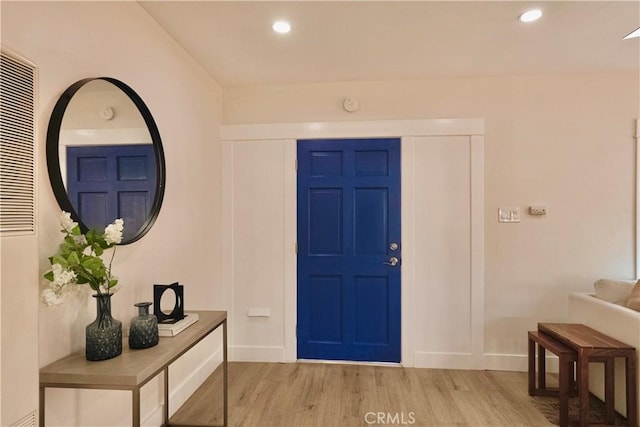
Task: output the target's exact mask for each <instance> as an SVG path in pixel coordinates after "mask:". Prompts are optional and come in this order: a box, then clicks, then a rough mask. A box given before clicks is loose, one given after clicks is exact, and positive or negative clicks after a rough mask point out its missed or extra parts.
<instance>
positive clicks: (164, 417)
mask: <svg viewBox="0 0 640 427" xmlns="http://www.w3.org/2000/svg"><path fill="white" fill-rule="evenodd" d="M162 421H163V424H162V425H165V424H169V367H168V366H166V367H165V368H164V408H163V411H162Z"/></svg>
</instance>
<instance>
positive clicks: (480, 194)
mask: <svg viewBox="0 0 640 427" xmlns="http://www.w3.org/2000/svg"><path fill="white" fill-rule="evenodd" d="M469 156H470V159H469V162H470V169H471V170H470V180H471V182H470V183H469V187H470V189H471V194H470V198H471V203H470V207H471V212H470V215H469V216H470V220H471V224H470V230H471V254H470V260H471V277H470V278H469V279H470V282H471V325H470V330H471V354H472V355H473V359H474V360H473V366H474V367H475V368H476V369H482V368H483V363H482V355H483V353H484V136H471V138H470V140H469Z"/></svg>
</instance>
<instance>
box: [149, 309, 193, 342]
mask: <svg viewBox="0 0 640 427" xmlns="http://www.w3.org/2000/svg"><path fill="white" fill-rule="evenodd" d="M197 321H198V313H185V314H184V318H183V319H182V320H178V321H177V322H175V323H158V335H159V336H161V337H173V336H176V335H178V334H179V333H180V332H182V331H184V330H185V329H187V328H188V327H189V326H191V325H193V324H194V323H195V322H197Z"/></svg>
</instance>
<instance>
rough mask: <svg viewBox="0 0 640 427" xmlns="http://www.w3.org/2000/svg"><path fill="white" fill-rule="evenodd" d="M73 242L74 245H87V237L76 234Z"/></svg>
mask: <svg viewBox="0 0 640 427" xmlns="http://www.w3.org/2000/svg"><path fill="white" fill-rule="evenodd" d="M73 241H74V242H76V245H80V246H84V245H86V244H87V237H86V236H85V235H84V234H78V235H77V236H73Z"/></svg>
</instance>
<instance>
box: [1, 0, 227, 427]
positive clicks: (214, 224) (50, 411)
mask: <svg viewBox="0 0 640 427" xmlns="http://www.w3.org/2000/svg"><path fill="white" fill-rule="evenodd" d="M1 7H2V46H3V47H6V48H9V49H11V50H13V51H16V52H17V53H19V54H22V55H23V56H25V57H26V58H28V59H30V60H31V61H32V62H34V63H35V64H36V65H37V66H38V67H39V76H40V77H39V86H40V97H39V105H40V109H39V112H38V119H39V129H38V133H39V137H38V149H37V155H38V165H37V172H38V183H37V189H38V194H39V196H38V222H37V226H38V232H37V238H28V237H26V238H18V239H16V240H9V239H3V241H2V243H3V250H2V266H3V270H2V296H3V299H2V304H3V309H2V316H3V318H2V322H3V323H2V326H3V328H4V329H3V331H2V332H3V333H2V350H3V352H4V353H5V354H3V357H2V361H3V365H2V373H1V374H2V381H3V383H4V384H3V385H4V386H3V390H4V391H5V393H4V394H3V396H2V406H3V407H2V417H3V418H2V420H1V422H0V424H2V425H9V424H11V423H12V422H14V421H16V419H17V418H18V417H19V416H21V415H23V412H25V409H26V408H24V406H25V405H26V406H27V407H29V408H32V409H35V407H36V406H37V398H38V396H37V383H36V384H35V385H34V379H35V380H37V371H35V372H34V369H33V366H31V365H30V361H29V360H30V359H29V354H27V353H25V352H23V353H17V354H18V356H20V355H21V354H22V355H24V356H25V358H24V362H22V363H20V362H19V361H16V362H15V364H12V365H11V366H9V360H8V356H7V355H8V354H11V353H13V351H12V349H11V348H10V347H9V346H10V345H12V344H13V343H14V342H16V341H18V340H24V339H28V341H29V343H28V347H29V348H30V350H31V352H32V353H31V354H38V362H37V363H38V364H39V365H40V366H43V365H45V364H48V363H50V362H52V361H53V360H56V359H58V358H60V357H62V356H64V355H66V354H68V353H70V352H72V351H75V350H79V349H81V348H82V347H83V346H84V327H85V325H86V324H88V323H90V322H91V321H92V320H93V318H94V317H95V308H94V307H95V305H94V304H93V301H92V298H91V297H90V296H88V295H89V294H88V293H86V294H83V295H80V296H78V297H76V298H75V299H72V300H69V301H67V302H66V303H65V304H64V305H63V306H61V307H59V308H57V309H55V310H50V309H46V308H44V307H43V306H41V305H40V304H39V301H38V292H39V290H38V286H39V280H40V276H41V274H42V273H44V271H45V270H46V269H47V268H48V265H47V264H48V263H47V257H48V256H50V255H51V254H52V253H53V252H54V251H55V250H56V248H57V246H58V244H59V243H60V237H61V235H60V233H59V232H58V230H59V225H58V224H57V217H58V211H59V208H58V206H57V203H56V201H55V198H54V196H53V193H52V191H51V188H50V186H49V182H48V175H47V171H46V164H45V136H46V126H47V125H48V121H49V116H50V114H51V111H52V109H53V106H54V105H55V102H56V101H57V99H58V97H59V96H60V95H61V94H62V92H63V91H64V90H65V89H66V88H67V87H68V86H69V85H71V84H72V83H74V82H75V81H77V80H80V79H82V78H86V77H100V76H108V77H114V78H116V79H119V80H121V81H123V82H125V83H126V84H128V85H129V86H131V87H132V88H133V89H134V90H135V91H136V92H137V93H138V95H140V97H141V98H142V99H143V100H144V101H145V103H146V104H147V106H148V108H149V110H150V111H151V113H152V114H153V116H154V118H155V120H156V123H157V125H158V128H159V131H160V135H161V137H162V142H163V145H164V151H165V156H166V163H167V174H166V175H167V182H166V193H165V199H164V203H163V206H162V210H161V212H160V215H159V217H158V220H157V222H156V223H155V225H154V227H153V228H152V229H151V231H150V232H149V233H148V234H147V235H146V236H145V237H144V238H143V239H141V240H140V241H138V242H135V243H133V244H131V245H127V246H121V247H118V249H117V254H116V259H115V262H114V265H113V271H114V273H115V274H116V275H117V276H118V277H119V278H120V282H121V283H122V285H123V287H122V290H121V291H120V292H119V293H118V294H117V295H116V296H115V297H114V298H113V301H112V307H113V314H114V316H115V317H116V318H118V319H120V320H122V321H123V323H124V324H127V323H128V322H129V320H130V319H131V318H132V317H133V316H135V315H136V313H137V310H136V309H135V308H134V307H133V304H134V303H135V302H138V301H143V300H151V298H152V285H153V284H154V283H171V282H174V281H180V282H181V283H182V284H183V285H184V286H185V307H186V309H187V310H189V309H191V310H194V309H226V308H227V306H228V304H227V290H225V289H223V287H222V285H221V283H220V280H219V277H220V274H219V268H220V261H219V260H220V248H219V240H220V236H219V229H220V227H219V221H220V214H219V206H220V196H219V194H220V176H219V172H218V171H219V167H220V157H219V151H220V145H219V137H218V134H219V123H220V121H221V114H222V104H221V101H222V94H221V88H220V86H219V85H218V84H217V83H216V82H215V81H214V80H212V79H211V77H210V76H208V75H207V74H206V73H205V72H204V71H203V70H202V69H201V68H200V66H199V65H198V64H196V63H195V62H194V61H193V59H192V58H191V57H190V56H188V55H187V54H185V53H184V51H183V50H182V49H181V48H180V47H179V46H178V45H177V44H176V43H175V42H174V41H172V39H170V38H169V37H168V36H167V35H166V33H165V32H164V31H163V30H162V29H161V28H159V26H158V25H157V24H156V23H155V21H153V20H152V19H151V18H150V17H149V16H148V15H147V14H146V12H145V11H144V10H143V9H142V8H141V7H140V6H139V4H138V3H137V2H2V4H1ZM16 260H20V262H19V263H18V262H17V261H16ZM11 306H13V307H15V308H16V309H17V308H20V310H22V312H24V313H29V317H30V318H31V319H34V320H35V319H37V317H38V316H39V327H37V328H36V327H35V326H34V325H32V324H31V323H28V322H27V323H25V326H26V327H27V329H26V330H24V329H20V328H17V327H9V326H10V324H9V323H6V322H7V318H6V316H5V314H7V315H9V314H11V311H5V307H11ZM215 338H218V339H219V337H214V339H215ZM216 343H219V340H218V341H216V342H214V343H210V344H211V345H212V346H213V347H211V346H209V347H208V348H204V349H202V348H201V349H199V350H195V352H196V353H197V355H196V356H197V357H195V359H194V358H192V359H190V360H188V361H187V362H185V363H187V364H188V365H189V366H190V367H191V368H189V369H186V368H185V367H184V366H180V365H178V366H176V369H175V373H174V374H173V378H172V381H171V384H172V385H175V386H178V384H179V383H181V382H182V381H186V382H187V383H189V385H188V386H184V387H175V389H174V392H175V393H177V395H179V396H182V395H183V394H185V392H186V390H187V389H188V388H193V387H195V386H197V382H198V381H199V380H201V378H196V379H195V380H194V379H193V378H189V375H191V374H192V373H193V369H192V367H193V366H198V365H201V364H203V363H205V358H206V357H208V356H209V355H210V353H211V350H212V348H213V349H214V350H215V349H216V348H218V347H219V344H216ZM206 345H207V344H205V346H206ZM198 354H199V355H198ZM11 360H13V359H11ZM5 361H6V362H7V363H5ZM96 363H99V362H96ZM213 365H214V364H212V363H209V364H208V365H207V366H206V367H205V369H204V370H201V371H200V372H198V373H197V375H200V376H202V375H204V373H205V371H206V370H207V369H211V368H212V367H213ZM14 369H15V370H14ZM12 372H14V373H15V374H16V375H19V374H25V373H26V375H25V376H24V377H23V378H25V381H26V382H27V383H28V387H27V388H25V389H18V388H16V387H15V386H13V385H11V387H8V384H7V382H6V381H5V379H6V380H7V381H9V380H10V379H11V378H12V377H11V373H12ZM7 390H11V393H7ZM92 393H93V394H92ZM96 393H97V394H98V395H99V397H96V396H97V395H96ZM161 396H162V393H161V392H160V388H159V382H157V381H154V382H152V383H150V384H149V385H147V386H145V388H144V389H143V397H142V399H143V412H142V418H143V420H144V419H145V417H146V418H148V420H149V422H150V423H151V424H154V423H155V424H156V425H157V424H158V422H157V420H158V418H157V417H158V415H159V414H160V413H161V412H158V410H159V409H160V406H159V405H160V402H161V400H162V397H161ZM96 398H99V399H100V401H101V402H102V404H101V405H98V406H102V407H109V408H110V409H109V411H108V413H109V415H110V416H108V417H105V413H106V412H104V411H101V412H100V413H99V414H96V412H95V411H93V410H92V409H93V408H92V407H93V406H95V405H93V404H91V405H89V404H86V402H89V401H93V402H95V400H94V399H96ZM47 399H48V401H47V417H48V418H47V424H48V425H50V424H49V423H51V425H56V424H58V425H98V424H103V425H105V424H107V425H114V424H128V423H129V419H130V418H129V413H130V404H129V398H128V396H127V394H126V393H123V392H102V391H92V392H87V391H84V392H77V391H63V390H50V391H48V392H47ZM111 402H113V405H111ZM120 403H122V404H120ZM116 408H117V409H116ZM149 417H151V418H149Z"/></svg>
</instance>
